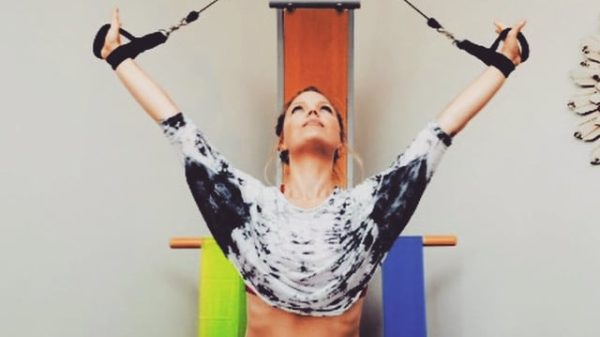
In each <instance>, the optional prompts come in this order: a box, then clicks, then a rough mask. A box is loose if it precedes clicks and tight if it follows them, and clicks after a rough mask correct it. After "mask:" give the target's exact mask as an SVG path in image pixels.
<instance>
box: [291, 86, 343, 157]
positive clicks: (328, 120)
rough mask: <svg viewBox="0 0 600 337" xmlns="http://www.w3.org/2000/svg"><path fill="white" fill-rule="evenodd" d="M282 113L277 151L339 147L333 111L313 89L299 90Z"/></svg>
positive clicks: (338, 134) (326, 149)
mask: <svg viewBox="0 0 600 337" xmlns="http://www.w3.org/2000/svg"><path fill="white" fill-rule="evenodd" d="M285 114H286V116H285V120H284V124H283V140H282V141H281V143H280V149H281V150H289V151H290V154H293V153H300V152H302V151H311V152H314V151H319V152H321V153H323V154H333V151H335V150H336V149H337V148H340V147H341V145H342V141H341V139H340V125H339V121H338V117H337V115H336V114H337V112H336V111H335V110H334V108H333V106H332V105H331V103H330V102H329V100H328V99H327V98H326V97H325V96H323V95H321V94H319V93H317V92H314V91H306V92H303V93H302V94H300V95H299V96H298V97H296V98H295V99H294V100H293V101H292V103H291V104H290V106H289V107H288V109H287V111H286V112H285ZM332 158H333V157H332Z"/></svg>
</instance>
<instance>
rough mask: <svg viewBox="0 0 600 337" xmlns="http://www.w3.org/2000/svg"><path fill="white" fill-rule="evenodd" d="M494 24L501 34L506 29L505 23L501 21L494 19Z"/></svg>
mask: <svg viewBox="0 0 600 337" xmlns="http://www.w3.org/2000/svg"><path fill="white" fill-rule="evenodd" d="M494 25H495V26H496V33H498V34H500V32H502V31H503V30H504V27H505V26H504V24H503V23H502V22H500V21H494Z"/></svg>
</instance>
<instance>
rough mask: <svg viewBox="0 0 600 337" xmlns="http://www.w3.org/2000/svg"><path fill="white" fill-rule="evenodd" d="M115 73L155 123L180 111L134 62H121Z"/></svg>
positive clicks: (130, 60)
mask: <svg viewBox="0 0 600 337" xmlns="http://www.w3.org/2000/svg"><path fill="white" fill-rule="evenodd" d="M116 73H117V76H118V77H119V79H120V80H121V82H123V84H124V85H125V87H126V88H127V90H129V92H130V93H131V95H132V96H133V97H134V98H135V100H136V101H137V102H138V103H139V104H140V105H141V106H142V108H144V110H145V111H146V112H147V113H148V115H150V117H152V119H154V120H155V121H156V122H158V121H160V120H162V119H167V118H169V117H171V116H173V115H175V114H177V113H178V112H179V111H180V110H179V108H177V106H176V105H175V103H174V102H173V101H172V100H171V98H170V97H169V96H168V95H167V93H166V92H165V91H164V90H163V89H162V88H160V87H159V86H158V85H157V84H156V83H155V82H154V81H153V80H152V79H151V78H150V77H149V76H148V75H147V74H146V73H145V72H144V71H143V70H142V69H141V68H140V67H139V66H138V65H137V64H136V63H135V61H134V60H132V59H127V60H125V61H123V62H122V63H121V64H120V65H119V66H118V67H117V69H116Z"/></svg>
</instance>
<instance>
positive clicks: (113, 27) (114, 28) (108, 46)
mask: <svg viewBox="0 0 600 337" xmlns="http://www.w3.org/2000/svg"><path fill="white" fill-rule="evenodd" d="M120 28H121V19H120V18H119V9H118V8H115V9H114V10H113V14H112V20H111V23H110V29H109V30H108V33H106V39H105V40H104V46H103V47H102V50H101V51H100V55H101V56H102V58H103V59H106V57H107V56H108V55H110V53H112V52H113V50H115V49H117V48H118V47H119V46H121V34H120V32H119V29H120Z"/></svg>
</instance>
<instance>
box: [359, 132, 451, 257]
mask: <svg viewBox="0 0 600 337" xmlns="http://www.w3.org/2000/svg"><path fill="white" fill-rule="evenodd" d="M451 143H452V139H451V137H450V136H449V135H448V134H446V133H445V132H444V131H443V130H442V129H441V128H440V127H439V125H438V124H437V123H436V122H430V123H428V124H427V125H426V127H425V128H424V129H423V130H422V131H421V132H419V133H418V135H417V136H416V137H415V138H414V139H413V141H412V143H411V144H410V146H409V147H408V148H407V149H406V150H405V151H404V152H403V153H402V154H400V155H399V156H398V157H397V158H396V159H395V160H394V162H393V163H392V165H391V166H390V167H388V168H387V169H386V170H384V171H382V172H379V173H377V174H375V175H373V176H371V177H369V178H367V179H365V180H364V181H363V182H361V183H360V184H358V185H357V186H355V187H354V188H353V189H352V191H351V194H352V197H353V199H354V200H355V201H356V202H357V205H358V206H357V212H358V216H359V217H360V219H361V222H362V223H363V225H364V226H365V227H366V228H368V231H367V232H366V233H367V234H366V239H365V245H367V246H370V247H365V249H367V250H371V252H372V254H373V255H372V257H373V259H374V260H376V261H377V262H380V261H382V259H383V257H384V256H385V254H386V253H387V251H388V250H389V249H390V248H391V247H392V245H393V243H394V241H395V240H396V238H397V237H398V235H400V233H401V232H402V230H403V229H404V227H405V226H406V224H407V223H408V221H409V220H410V218H411V216H412V214H413V213H414V211H415V209H416V208H417V205H418V203H419V200H420V199H421V196H422V195H423V192H424V191H425V188H426V186H427V184H428V183H429V181H430V179H431V176H432V175H433V172H434V170H435V169H436V167H437V165H438V163H439V161H440V159H441V158H442V156H443V154H444V153H445V151H446V149H447V148H448V147H449V146H450V144H451Z"/></svg>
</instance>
